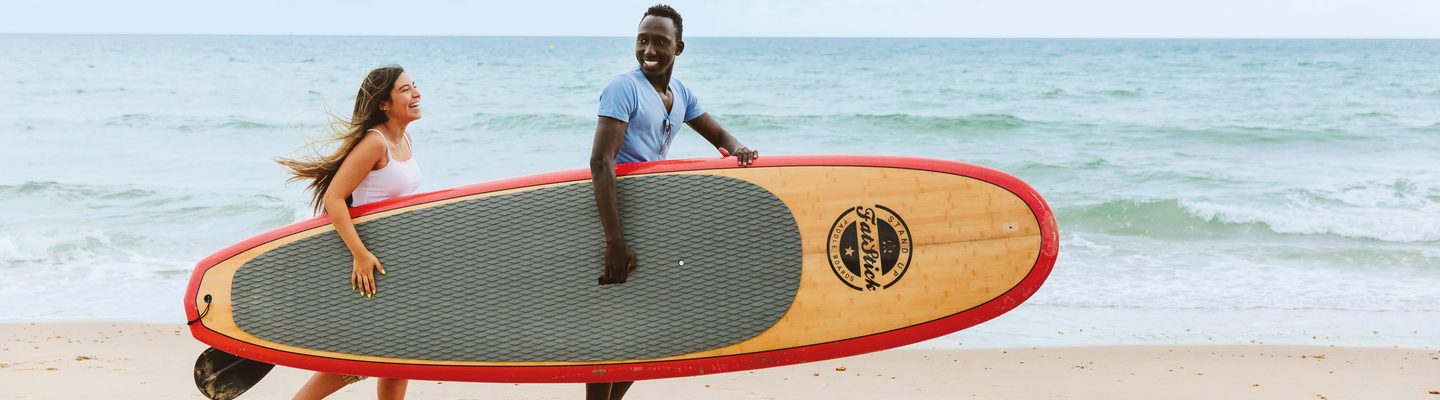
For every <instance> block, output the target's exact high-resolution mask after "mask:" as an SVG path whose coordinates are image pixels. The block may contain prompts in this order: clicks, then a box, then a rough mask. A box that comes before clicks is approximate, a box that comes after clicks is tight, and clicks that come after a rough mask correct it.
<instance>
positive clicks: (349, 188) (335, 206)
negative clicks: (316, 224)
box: [322, 134, 385, 296]
mask: <svg viewBox="0 0 1440 400" xmlns="http://www.w3.org/2000/svg"><path fill="white" fill-rule="evenodd" d="M381 140H383V138H381V137H379V136H378V134H377V135H369V136H366V137H365V138H363V139H360V143H359V144H356V145H355V149H353V150H351V151H350V154H349V155H347V156H345V161H342V162H341V163H340V170H339V171H336V172H335V177H334V178H332V179H331V180H330V186H329V188H327V189H326V190H325V198H324V199H323V200H322V201H323V203H324V205H325V213H326V214H328V215H329V216H330V221H331V223H333V224H335V233H338V234H339V235H340V240H342V241H344V242H345V247H346V248H349V249H350V255H351V256H352V257H354V259H355V260H354V262H353V263H352V265H351V270H350V289H351V290H359V291H360V294H361V295H365V296H373V295H374V294H375V289H376V288H375V272H374V271H375V270H376V269H378V270H380V273H381V274H384V273H385V267H383V266H381V265H380V260H379V259H377V258H375V255H374V254H370V250H368V249H366V248H365V243H364V242H362V241H361V240H360V234H359V233H358V232H356V231H355V222H354V221H351V220H350V207H349V206H348V205H346V204H345V198H346V197H350V194H351V193H352V192H354V191H355V188H356V187H358V186H360V181H361V180H363V179H365V175H367V174H369V173H370V171H371V170H373V169H375V166H376V165H377V164H379V163H380V161H381V160H382V159H383V158H384V157H385V144H384V143H382V142H380V141H381Z"/></svg>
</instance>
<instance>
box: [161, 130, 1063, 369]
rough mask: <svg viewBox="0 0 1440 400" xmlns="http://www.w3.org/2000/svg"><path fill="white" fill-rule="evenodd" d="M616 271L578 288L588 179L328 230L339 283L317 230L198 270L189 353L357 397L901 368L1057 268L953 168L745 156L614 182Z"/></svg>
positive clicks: (400, 202)
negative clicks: (316, 376)
mask: <svg viewBox="0 0 1440 400" xmlns="http://www.w3.org/2000/svg"><path fill="white" fill-rule="evenodd" d="M616 171H617V176H618V177H619V179H618V181H617V184H618V188H619V192H618V196H619V198H620V206H621V210H620V212H621V220H622V221H621V223H622V226H623V229H624V232H625V236H626V239H627V240H628V241H629V243H630V245H631V247H632V248H633V249H634V250H635V253H636V255H637V269H636V270H635V271H634V272H633V273H632V274H631V275H630V278H629V281H628V282H627V283H623V284H615V285H598V283H597V279H598V278H599V276H600V274H601V270H602V262H601V257H602V254H603V252H604V235H603V232H602V230H601V227H600V223H599V218H598V215H597V213H596V211H595V203H594V197H593V196H594V195H593V192H592V188H591V183H590V172H589V170H588V169H577V170H570V171H562V172H555V173H549V174H543V175H535V176H528V177H521V178H514V179H506V180H500V181H493V182H487V183H481V184H475V185H469V186H463V187H457V188H452V189H447V190H440V191H436V192H429V193H422V194H415V195H410V196H405V197H401V198H396V199H391V200H387V201H384V202H379V203H374V204H368V205H365V206H361V207H355V208H353V209H351V210H350V214H351V216H352V218H354V220H355V221H356V229H357V230H358V231H359V233H360V236H361V237H363V238H364V239H365V242H366V245H367V247H369V249H370V250H371V251H372V252H373V253H374V254H375V255H376V256H377V257H378V258H379V259H380V260H381V262H382V263H383V264H384V265H385V268H386V270H387V272H388V273H387V274H386V275H383V276H380V275H377V278H378V286H379V295H377V296H375V297H372V298H364V297H360V296H358V295H357V294H356V292H353V291H351V289H350V287H349V285H350V283H349V274H350V269H351V267H350V263H351V258H350V255H349V252H348V251H347V250H346V249H345V247H344V244H343V243H342V242H341V241H340V239H339V237H338V235H337V234H336V233H335V231H334V229H333V227H332V225H331V224H330V221H329V219H328V217H326V216H323V215H322V216H319V217H316V218H312V219H309V220H305V221H301V222H297V223H295V224H292V225H289V226H285V227H281V228H278V229H275V230H273V231H270V232H266V233H263V234H261V235H258V236H256V237H253V238H250V239H248V240H245V241H243V242H240V243H237V244H235V245H232V246H230V247H228V248H225V249H223V250H221V251H219V252H217V253H215V254H214V255H211V256H210V257H207V258H206V259H204V260H202V261H200V262H199V263H198V264H197V265H196V267H195V271H194V273H193V274H192V276H191V279H190V283H189V288H188V290H187V291H186V294H185V300H184V307H185V313H186V316H187V319H189V320H192V321H194V322H193V323H191V324H190V330H191V333H192V334H193V335H194V336H195V338H196V339H198V340H200V341H202V342H204V343H206V344H209V345H211V346H213V347H215V348H216V349H219V350H223V351H225V352H228V353H230V354H234V355H237V356H240V357H244V358H248V359H252V360H257V361H261V362H265V363H272V364H279V365H285V366H290V367H295V368H302V369H309V370H316V371H326V372H335V373H343V374H352V375H362V376H378V377H393V378H410V379H424V380H451V381H476V382H515V383H523V382H606V381H626V380H643V379H659V378H670V377H680V376H692V375H702V374H713V373H723V372H732V371H741V370H749V369H757V368H766V367H774V366H780V365H788V364H796V363H804V362H811V361H818V360H826V359H833V358H838V357H845V356H850V355H856V354H861V353H867V352H873V351H878V350H884V349H889V348H894V347H898V346H903V345H907V344H911V343H916V342H919V341H923V340H927V339H931V338H935V337H938V336H941V335H945V334H948V333H952V332H956V331H959V330H962V329H965V328H968V327H971V326H974V325H976V324H979V323H981V322H984V321H987V320H990V319H992V318H995V317H996V316H998V315H1000V314H1003V313H1005V312H1007V311H1009V310H1011V309H1014V308H1015V307H1016V306H1018V305H1019V304H1020V303H1021V302H1023V301H1025V300H1026V299H1027V298H1029V297H1030V296H1031V295H1032V294H1033V293H1035V291H1036V290H1037V289H1039V288H1040V285H1041V284H1042V283H1043V282H1044V281H1045V278H1046V277H1047V276H1048V275H1049V273H1050V270H1051V268H1052V266H1053V265H1054V262H1055V258H1056V255H1057V253H1058V250H1059V236H1058V232H1057V231H1056V226H1055V220H1054V217H1053V215H1052V213H1051V210H1050V208H1049V206H1048V205H1046V203H1045V201H1044V200H1043V199H1042V198H1041V196H1040V195H1039V194H1038V193H1036V191H1035V190H1034V189H1032V188H1031V187H1030V186H1028V185H1026V184H1025V183H1024V182H1022V181H1020V180H1019V179H1017V178H1015V177H1013V176H1010V175H1007V174H1005V173H1003V172H1000V171H997V170H994V169H990V168H986V167H981V166H977V165H972V164H966V163H959V162H952V161H944V160H933V159H923V158H908V157H878V156H765V157H764V158H763V159H761V160H759V161H757V162H756V163H755V164H753V165H752V166H749V167H743V168H742V167H737V166H736V165H735V162H734V159H733V158H731V159H703V160H674V161H661V162H652V163H635V164H622V165H619V166H617V167H616Z"/></svg>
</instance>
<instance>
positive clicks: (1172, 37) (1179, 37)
mask: <svg viewBox="0 0 1440 400" xmlns="http://www.w3.org/2000/svg"><path fill="white" fill-rule="evenodd" d="M0 35H5V36H214V37H220V36H235V37H296V36H299V37H337V38H338V37H386V38H557V39H558V38H566V39H573V38H606V39H618V38H628V37H629V36H615V35H584V36H580V35H485V34H480V35H424V34H420V35H393V34H316V33H302V34H296V33H95V32H74V33H71V32H65V33H60V32H0ZM691 38H700V39H959V40H974V39H1002V40H1003V39H1038V40H1440V36H1184V35H1169V36H1166V35H1156V36H1040V35H1036V36H742V35H734V36H731V35H714V36H712V35H697V36H692V37H691Z"/></svg>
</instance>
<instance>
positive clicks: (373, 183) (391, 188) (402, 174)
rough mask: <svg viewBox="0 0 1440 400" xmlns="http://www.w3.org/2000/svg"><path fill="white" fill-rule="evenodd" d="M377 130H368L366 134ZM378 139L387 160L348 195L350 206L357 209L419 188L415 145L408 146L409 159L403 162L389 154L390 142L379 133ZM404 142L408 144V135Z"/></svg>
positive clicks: (418, 168) (418, 166) (413, 191)
mask: <svg viewBox="0 0 1440 400" xmlns="http://www.w3.org/2000/svg"><path fill="white" fill-rule="evenodd" d="M370 131H375V133H380V131H379V130H377V129H368V130H366V132H370ZM380 134H381V136H380V139H381V140H384V141H385V158H387V159H389V161H387V162H386V163H385V166H384V167H382V168H380V169H377V170H374V171H370V173H369V174H367V175H365V179H361V180H360V186H356V187H355V191H354V192H351V193H350V202H351V204H350V206H351V207H358V206H362V205H365V204H370V203H374V202H377V201H381V200H386V199H390V198H395V197H400V196H404V195H407V194H411V193H415V190H416V189H419V188H420V165H419V164H417V163H416V162H415V145H414V144H413V143H412V144H411V145H410V159H409V160H405V161H400V160H396V159H395V157H394V156H393V155H391V153H390V140H388V139H385V136H384V134H383V133H380ZM403 135H404V137H405V142H406V143H410V135H409V134H408V133H406V134H403Z"/></svg>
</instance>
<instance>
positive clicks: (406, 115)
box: [380, 72, 420, 122]
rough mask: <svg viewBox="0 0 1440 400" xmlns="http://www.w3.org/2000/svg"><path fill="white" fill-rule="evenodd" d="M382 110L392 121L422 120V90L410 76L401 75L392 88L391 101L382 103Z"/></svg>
mask: <svg viewBox="0 0 1440 400" xmlns="http://www.w3.org/2000/svg"><path fill="white" fill-rule="evenodd" d="M380 109H381V110H382V111H384V112H385V117H386V118H388V119H389V120H391V121H402V122H410V121H414V120H417V119H420V89H419V88H417V87H415V81H413V80H410V74H406V73H403V72H402V73H400V77H399V78H396V79H395V86H394V87H392V88H390V100H387V101H384V102H381V103H380Z"/></svg>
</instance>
